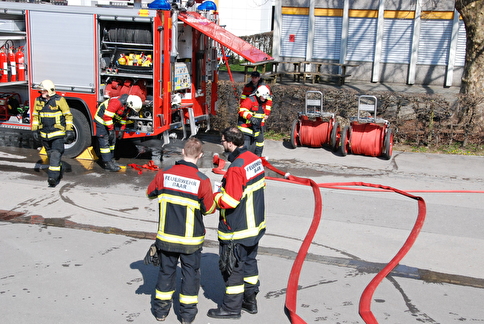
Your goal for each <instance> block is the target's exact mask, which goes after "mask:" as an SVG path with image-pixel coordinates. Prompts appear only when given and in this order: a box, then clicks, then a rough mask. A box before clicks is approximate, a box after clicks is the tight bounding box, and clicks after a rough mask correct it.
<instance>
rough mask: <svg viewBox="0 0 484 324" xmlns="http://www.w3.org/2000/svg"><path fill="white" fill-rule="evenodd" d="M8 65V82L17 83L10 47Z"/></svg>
mask: <svg viewBox="0 0 484 324" xmlns="http://www.w3.org/2000/svg"><path fill="white" fill-rule="evenodd" d="M8 63H9V64H10V82H15V81H17V68H16V64H15V54H14V53H13V48H12V47H10V48H9V49H8Z"/></svg>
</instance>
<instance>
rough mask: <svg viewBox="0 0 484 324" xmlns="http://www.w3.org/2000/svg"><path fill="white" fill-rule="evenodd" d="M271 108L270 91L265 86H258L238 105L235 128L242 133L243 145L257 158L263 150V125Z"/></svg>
mask: <svg viewBox="0 0 484 324" xmlns="http://www.w3.org/2000/svg"><path fill="white" fill-rule="evenodd" d="M271 106H272V97H271V91H270V89H269V87H267V86H266V85H261V86H259V87H258V88H257V90H256V91H255V92H254V93H253V94H252V95H250V96H248V97H247V98H246V99H244V100H242V101H241V103H240V107H239V111H238V114H239V119H238V123H237V127H238V128H239V129H240V130H241V131H242V133H244V145H245V146H246V147H247V149H248V150H249V151H251V152H253V153H254V154H256V155H257V156H262V151H263V149H264V125H265V121H266V120H267V118H268V117H269V115H270V114H271V109H272V107H271Z"/></svg>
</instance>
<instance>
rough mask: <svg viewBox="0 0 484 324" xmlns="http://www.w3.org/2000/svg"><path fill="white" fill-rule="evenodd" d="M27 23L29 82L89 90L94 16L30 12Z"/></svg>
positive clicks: (90, 84) (92, 83) (91, 84)
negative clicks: (29, 40)
mask: <svg viewBox="0 0 484 324" xmlns="http://www.w3.org/2000/svg"><path fill="white" fill-rule="evenodd" d="M30 23H31V24H30V29H31V30H30V33H31V36H32V37H31V47H32V53H35V55H34V54H33V55H32V67H31V72H32V77H33V82H34V83H40V82H41V81H42V80H45V79H50V80H52V81H53V82H54V83H55V84H56V85H57V86H73V87H86V88H93V87H94V86H95V84H94V82H95V78H94V71H95V69H94V61H95V60H94V48H93V46H94V16H93V15H91V14H89V15H82V14H70V13H56V12H36V11H31V12H30ZM70 26H73V27H72V28H70ZM81 31H82V32H81Z"/></svg>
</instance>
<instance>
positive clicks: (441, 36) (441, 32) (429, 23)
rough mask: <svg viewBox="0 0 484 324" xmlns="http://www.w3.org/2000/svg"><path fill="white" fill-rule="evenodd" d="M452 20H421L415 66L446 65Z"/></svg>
mask: <svg viewBox="0 0 484 324" xmlns="http://www.w3.org/2000/svg"><path fill="white" fill-rule="evenodd" d="M451 37H452V20H435V19H432V20H422V25H421V29H420V41H419V46H418V61H417V64H428V65H447V62H448V57H449V46H450V39H451Z"/></svg>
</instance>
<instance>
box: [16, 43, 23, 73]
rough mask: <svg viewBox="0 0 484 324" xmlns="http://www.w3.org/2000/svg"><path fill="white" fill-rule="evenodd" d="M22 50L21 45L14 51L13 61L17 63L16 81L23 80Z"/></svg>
mask: <svg viewBox="0 0 484 324" xmlns="http://www.w3.org/2000/svg"><path fill="white" fill-rule="evenodd" d="M22 50H23V46H20V47H19V48H17V52H16V53H15V62H16V63H17V69H18V81H25V57H24V53H23V52H22Z"/></svg>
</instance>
